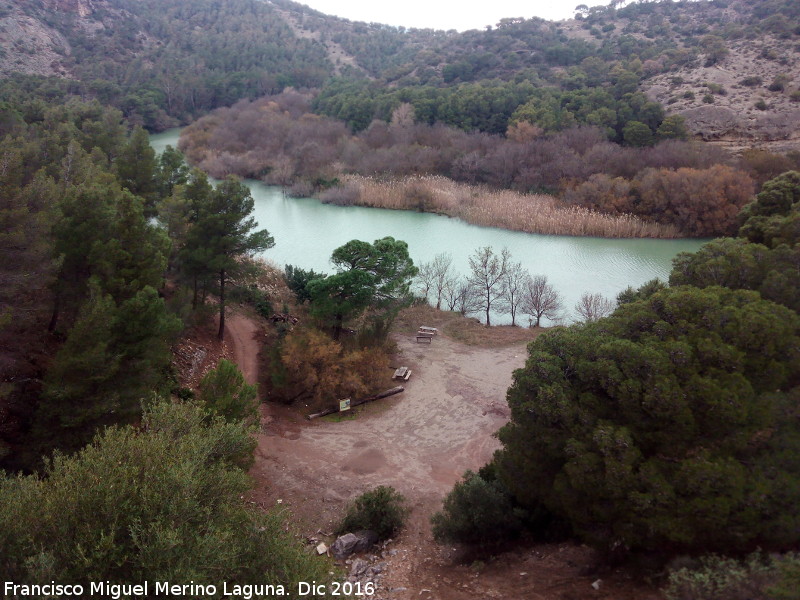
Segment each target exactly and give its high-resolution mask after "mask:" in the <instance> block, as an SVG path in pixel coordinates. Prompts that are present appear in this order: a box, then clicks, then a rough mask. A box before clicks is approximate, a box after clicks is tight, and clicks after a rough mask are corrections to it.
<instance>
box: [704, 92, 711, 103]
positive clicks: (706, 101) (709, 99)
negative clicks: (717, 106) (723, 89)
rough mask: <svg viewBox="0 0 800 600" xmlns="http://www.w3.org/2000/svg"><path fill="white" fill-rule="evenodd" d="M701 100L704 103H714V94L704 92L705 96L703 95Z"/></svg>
mask: <svg viewBox="0 0 800 600" xmlns="http://www.w3.org/2000/svg"><path fill="white" fill-rule="evenodd" d="M703 102H705V103H706V104H714V96H712V95H711V94H706V95H705V96H703Z"/></svg>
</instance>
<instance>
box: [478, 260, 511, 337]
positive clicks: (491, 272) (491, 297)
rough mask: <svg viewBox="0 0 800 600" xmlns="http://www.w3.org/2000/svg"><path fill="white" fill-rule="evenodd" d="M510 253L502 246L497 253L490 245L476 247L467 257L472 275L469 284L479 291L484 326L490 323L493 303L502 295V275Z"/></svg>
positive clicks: (506, 266) (504, 272)
mask: <svg viewBox="0 0 800 600" xmlns="http://www.w3.org/2000/svg"><path fill="white" fill-rule="evenodd" d="M510 258H511V253H510V252H509V251H508V248H503V250H502V252H501V253H500V254H499V255H498V254H495V253H494V250H492V248H491V247H490V246H485V247H483V248H478V249H477V250H476V251H475V254H473V255H472V256H470V257H469V267H470V269H471V270H472V275H471V276H470V277H469V282H470V284H471V285H472V286H473V287H475V288H476V289H477V290H479V291H480V297H481V310H483V311H484V312H485V314H486V326H487V327H489V326H490V325H491V320H490V313H491V311H492V307H493V306H494V305H495V303H496V302H497V301H498V300H500V298H502V296H503V277H505V274H506V269H507V268H508V261H509V259H510Z"/></svg>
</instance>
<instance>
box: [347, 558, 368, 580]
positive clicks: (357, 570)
mask: <svg viewBox="0 0 800 600" xmlns="http://www.w3.org/2000/svg"><path fill="white" fill-rule="evenodd" d="M368 568H369V563H368V562H367V561H365V560H363V559H361V558H357V559H355V560H354V561H353V564H352V565H351V566H350V577H361V576H362V575H363V574H364V573H366V572H367V569H368Z"/></svg>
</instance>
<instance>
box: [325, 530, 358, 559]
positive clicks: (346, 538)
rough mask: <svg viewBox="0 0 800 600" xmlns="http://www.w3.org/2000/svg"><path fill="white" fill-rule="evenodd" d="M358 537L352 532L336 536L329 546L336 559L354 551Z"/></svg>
mask: <svg viewBox="0 0 800 600" xmlns="http://www.w3.org/2000/svg"><path fill="white" fill-rule="evenodd" d="M358 541H359V538H358V537H357V536H356V535H355V534H354V533H345V534H344V535H341V536H339V537H338V538H336V541H335V542H333V545H332V546H331V552H333V556H334V557H335V558H337V559H341V558H345V557H347V556H350V555H351V554H352V553H353V552H355V549H356V545H357V544H358Z"/></svg>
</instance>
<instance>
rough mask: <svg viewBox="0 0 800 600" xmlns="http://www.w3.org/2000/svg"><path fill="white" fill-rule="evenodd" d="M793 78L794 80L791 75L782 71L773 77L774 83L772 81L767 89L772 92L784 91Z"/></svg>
mask: <svg viewBox="0 0 800 600" xmlns="http://www.w3.org/2000/svg"><path fill="white" fill-rule="evenodd" d="M791 80H792V78H791V77H789V76H788V75H786V74H783V73H781V74H780V75H776V76H775V79H773V80H772V83H770V84H769V86H767V89H768V90H769V91H770V92H782V91H784V90H785V89H786V86H787V85H788V83H789V82H790V81H791Z"/></svg>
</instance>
